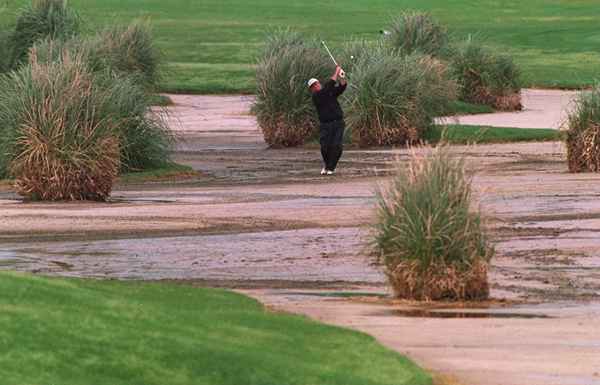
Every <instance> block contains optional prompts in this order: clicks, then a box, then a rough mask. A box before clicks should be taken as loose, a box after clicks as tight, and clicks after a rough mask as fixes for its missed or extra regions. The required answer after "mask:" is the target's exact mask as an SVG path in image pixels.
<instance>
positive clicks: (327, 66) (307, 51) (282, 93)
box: [253, 30, 333, 147]
mask: <svg viewBox="0 0 600 385" xmlns="http://www.w3.org/2000/svg"><path fill="white" fill-rule="evenodd" d="M332 72H333V65H332V64H331V62H330V61H329V59H328V58H327V57H326V56H325V54H324V53H323V51H322V49H320V47H319V46H318V44H317V42H316V41H312V40H305V39H304V38H303V37H302V36H301V35H299V34H298V33H296V32H292V31H289V30H282V31H276V32H273V33H271V34H270V35H269V36H268V38H267V42H266V46H265V48H264V50H263V53H262V54H261V57H260V59H259V62H258V66H257V69H256V84H257V90H256V102H255V104H254V106H253V111H254V112H255V113H256V118H257V120H258V124H259V126H260V128H261V130H262V132H263V135H264V138H265V141H266V142H267V143H268V144H269V145H270V146H271V147H293V146H298V145H301V144H302V143H304V141H305V140H306V139H308V138H309V137H310V136H311V135H312V134H313V133H314V132H315V131H316V130H317V128H318V120H317V116H316V112H315V110H314V107H313V105H312V101H311V95H310V92H309V90H308V88H307V85H306V82H307V81H308V80H309V79H310V78H312V77H316V78H320V79H321V80H323V79H325V78H326V77H327V76H329V75H331V73H332Z"/></svg>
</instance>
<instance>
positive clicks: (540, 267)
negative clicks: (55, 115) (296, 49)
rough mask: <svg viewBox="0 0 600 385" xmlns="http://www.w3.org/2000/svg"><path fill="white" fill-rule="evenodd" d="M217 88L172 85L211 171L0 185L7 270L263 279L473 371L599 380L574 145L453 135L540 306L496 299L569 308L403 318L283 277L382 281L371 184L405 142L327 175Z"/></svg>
mask: <svg viewBox="0 0 600 385" xmlns="http://www.w3.org/2000/svg"><path fill="white" fill-rule="evenodd" d="M219 98H221V99H216V98H215V97H206V99H203V98H202V97H186V96H174V97H173V99H174V100H175V101H176V102H177V103H178V105H177V106H176V107H175V108H173V109H172V114H171V122H172V125H173V126H174V128H175V129H176V130H178V131H179V132H180V133H181V137H180V141H179V142H178V145H177V153H176V155H175V157H176V159H177V160H178V161H179V162H182V163H185V164H189V165H191V166H193V167H194V168H196V169H198V170H200V171H202V175H200V176H198V177H194V178H190V179H186V180H177V181H168V180H166V181H157V182H155V183H145V184H140V185H135V184H128V185H120V186H117V188H116V191H115V193H114V195H113V199H112V200H111V202H109V203H104V204H95V203H68V204H65V203H48V204H41V203H35V204H25V203H23V202H21V201H20V200H18V199H17V197H15V196H14V194H13V193H12V192H11V191H10V189H8V188H6V187H0V213H1V214H0V268H5V269H13V270H20V271H29V272H36V273H42V274H53V275H63V276H86V277H106V278H120V279H167V280H183V281H185V282H188V283H191V284H197V285H211V286H223V287H233V288H253V289H254V290H255V291H253V292H252V293H251V294H252V295H255V296H257V297H258V298H261V299H262V300H263V301H265V302H266V303H268V304H271V305H273V306H275V307H280V308H282V309H285V310H291V311H297V312H302V313H304V314H308V315H310V316H314V317H317V318H320V319H323V320H325V321H326V322H331V323H335V324H340V325H345V326H352V327H357V328H359V329H361V330H365V331H367V332H369V333H372V334H374V335H376V336H377V337H378V338H380V339H381V341H382V342H384V343H385V344H387V345H389V346H392V347H394V348H395V349H398V350H399V351H401V352H408V353H409V354H410V355H411V356H412V357H414V358H415V359H417V360H418V361H419V362H420V363H421V364H422V365H423V366H425V367H427V368H429V369H432V370H434V371H440V372H443V373H454V374H455V375H456V376H457V377H458V378H459V379H463V380H465V384H474V385H475V384H497V383H502V384H504V385H511V384H512V385H520V384H554V383H556V384H586V385H589V384H596V383H598V377H597V374H595V373H596V371H597V369H596V368H597V367H599V365H596V364H595V362H597V358H598V357H600V355H597V354H596V353H597V352H598V351H599V350H598V349H600V338H599V336H598V334H597V331H596V330H597V324H598V322H600V316H599V314H598V309H597V307H598V303H600V301H599V299H600V259H599V255H600V200H599V199H598V198H599V197H600V183H599V182H600V175H593V174H568V173H567V172H566V167H565V163H564V148H563V146H562V144H560V143H527V144H508V145H485V146H477V147H463V146H457V147H454V151H455V153H456V154H457V155H461V156H466V158H467V162H468V165H469V168H470V169H471V170H472V171H474V172H476V173H477V174H476V177H475V181H474V182H475V189H476V193H477V194H476V195H477V198H478V199H479V200H480V203H481V207H482V210H483V212H484V213H485V214H486V216H487V217H488V219H489V221H488V223H489V227H490V230H491V232H492V234H493V239H494V241H495V242H496V244H497V249H498V256H497V258H496V259H495V260H494V264H493V268H492V271H491V283H492V295H493V296H494V297H495V298H496V299H508V300H510V301H517V303H518V304H520V305H519V306H527V307H526V308H525V310H523V309H521V308H520V307H515V305H514V304H513V303H512V302H509V303H504V304H502V303H495V304H492V311H496V312H498V311H504V312H509V313H514V312H519V311H526V312H533V313H540V312H541V313H542V314H544V315H546V316H548V315H549V316H557V317H558V318H539V319H535V318H534V319H531V320H530V319H522V318H517V319H500V318H493V319H476V320H474V319H469V318H460V319H445V318H444V319H442V318H434V319H429V318H427V319H423V318H410V317H400V316H390V315H389V312H390V311H393V310H394V309H396V310H398V309H400V308H398V305H391V304H387V303H381V302H377V303H375V304H373V303H367V304H365V303H363V302H360V301H356V300H353V301H349V300H346V301H340V300H335V301H333V300H331V299H326V298H321V297H315V296H312V295H308V296H307V295H292V294H289V292H288V291H286V290H285V289H289V288H294V290H296V291H302V292H304V291H306V289H307V288H310V289H321V290H322V289H323V288H329V289H331V288H336V289H337V290H343V291H346V290H358V291H374V290H375V291H376V292H379V293H381V292H383V293H385V278H384V276H383V275H382V274H381V269H380V268H379V267H378V266H377V265H376V264H375V263H374V261H373V258H372V257H370V255H369V248H368V240H369V225H370V224H371V223H372V222H373V203H374V190H375V188H376V186H377V184H378V183H385V181H386V180H387V175H388V174H389V171H390V170H391V169H392V167H393V162H394V161H395V160H400V161H403V160H406V159H407V158H408V155H409V154H408V152H407V151H406V150H385V149H380V150H372V151H348V152H346V154H345V155H344V158H343V160H342V163H341V169H340V174H339V175H337V176H335V177H333V178H323V177H320V176H319V175H318V171H319V170H320V162H319V158H318V151H317V150H316V149H314V150H311V149H293V150H269V149H267V148H266V146H265V145H264V142H263V141H262V139H261V137H260V132H258V130H257V129H256V127H255V126H254V125H253V123H252V117H249V116H248V115H247V114H246V111H247V108H248V103H249V101H248V99H247V98H244V97H219ZM217 101H218V102H217ZM421 151H423V150H421ZM275 289H277V290H275ZM281 290H283V291H281ZM535 303H541V304H542V306H544V308H532V307H531V306H533V305H532V304H535ZM394 306H396V307H394ZM507 306H508V307H507ZM565 309H566V310H565ZM380 312H387V313H386V314H380ZM557 336H558V337H557ZM513 351H514V354H513ZM536 352H537V353H536ZM551 355H552V356H551ZM528 357H530V358H528ZM536 368H538V369H536ZM526 374H527V376H525V375H526ZM496 380H497V381H496ZM494 381H496V382H494ZM499 381H502V382H499Z"/></svg>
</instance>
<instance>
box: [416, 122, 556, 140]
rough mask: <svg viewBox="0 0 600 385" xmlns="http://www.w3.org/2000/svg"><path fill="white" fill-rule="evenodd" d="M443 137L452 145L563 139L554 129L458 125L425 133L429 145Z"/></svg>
mask: <svg viewBox="0 0 600 385" xmlns="http://www.w3.org/2000/svg"><path fill="white" fill-rule="evenodd" d="M443 135H445V139H446V140H447V141H448V142H449V143H452V144H467V143H510V142H534V141H538V142H541V141H551V140H560V139H561V132H560V131H558V130H552V129H539V128H514V127H488V126H466V125H458V124H456V125H447V126H434V127H433V128H431V129H429V130H428V131H427V132H426V133H425V138H424V140H425V141H427V142H429V143H437V142H439V141H440V140H441V139H442V136H443Z"/></svg>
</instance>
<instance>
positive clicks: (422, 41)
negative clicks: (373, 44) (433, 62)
mask: <svg viewBox="0 0 600 385" xmlns="http://www.w3.org/2000/svg"><path fill="white" fill-rule="evenodd" d="M389 32H390V35H389V36H388V37H387V38H386V39H387V42H388V44H389V45H390V46H391V47H392V48H394V49H395V50H398V51H399V52H400V53H402V54H404V55H410V54H412V53H415V52H420V53H422V54H426V55H431V56H442V55H444V54H445V52H446V50H447V48H448V41H449V38H448V31H447V30H446V28H444V27H443V26H442V25H440V24H439V23H438V22H437V21H436V20H435V19H434V18H433V17H432V16H431V15H430V14H429V13H426V12H421V11H406V12H403V13H402V14H401V15H400V16H398V17H396V18H395V19H393V20H392V23H391V25H390V27H389Z"/></svg>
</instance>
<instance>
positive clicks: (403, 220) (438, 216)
mask: <svg viewBox="0 0 600 385" xmlns="http://www.w3.org/2000/svg"><path fill="white" fill-rule="evenodd" d="M471 201H472V197H471V180H470V178H469V177H468V176H467V174H466V172H465V168H464V162H463V160H462V159H456V158H453V157H452V156H451V154H450V152H449V148H448V146H446V145H442V146H439V147H437V148H436V149H434V150H432V152H431V153H430V154H429V155H427V156H424V157H421V156H417V155H413V157H412V159H411V160H410V162H409V163H408V164H405V163H398V165H397V171H396V174H395V176H394V178H393V180H392V182H391V185H390V186H389V187H388V188H386V189H381V190H380V191H379V192H378V195H377V224H376V227H375V246H376V250H377V253H378V256H379V259H380V261H381V262H382V263H383V265H384V267H385V273H386V275H387V277H388V279H389V282H390V284H391V286H392V288H393V290H394V293H395V295H396V296H397V297H399V298H407V299H415V300H482V299H485V298H487V297H488V294H489V285H488V281H487V271H488V265H489V262H490V259H491V258H492V256H493V254H494V249H493V247H492V246H491V245H490V244H489V241H488V239H487V237H486V235H485V232H484V229H483V225H482V223H481V218H480V214H479V213H478V212H476V211H473V210H471V206H472V202H471Z"/></svg>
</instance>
